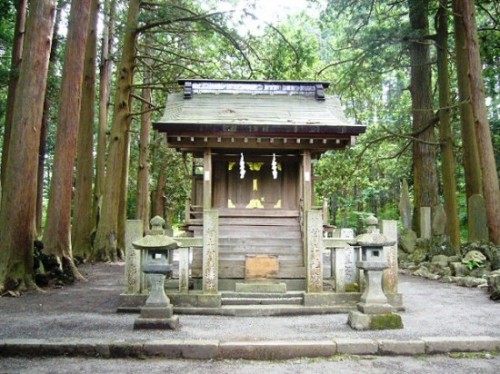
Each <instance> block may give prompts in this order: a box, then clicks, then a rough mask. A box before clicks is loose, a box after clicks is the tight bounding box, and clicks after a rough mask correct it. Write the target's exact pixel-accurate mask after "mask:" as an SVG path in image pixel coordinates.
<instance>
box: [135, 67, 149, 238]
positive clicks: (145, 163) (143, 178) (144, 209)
mask: <svg viewBox="0 0 500 374" xmlns="http://www.w3.org/2000/svg"><path fill="white" fill-rule="evenodd" d="M145 69H146V70H145V72H144V84H145V85H146V87H145V88H143V90H142V97H143V99H144V100H146V101H147V103H146V102H143V103H142V115H141V131H140V137H139V167H138V168H137V170H138V171H137V213H136V218H137V219H141V220H142V221H143V227H144V228H146V227H148V225H149V138H150V131H151V130H150V129H151V111H150V110H151V104H150V103H151V89H150V88H149V87H147V85H148V84H150V83H151V71H150V67H149V66H148V63H147V61H146V66H145Z"/></svg>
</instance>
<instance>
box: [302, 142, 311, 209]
mask: <svg viewBox="0 0 500 374" xmlns="http://www.w3.org/2000/svg"><path fill="white" fill-rule="evenodd" d="M302 171H303V173H304V174H303V176H302V180H303V183H304V185H303V189H302V191H303V194H304V196H303V199H304V212H307V211H309V210H311V207H312V167H311V152H310V151H308V150H306V151H304V156H303V159H302Z"/></svg>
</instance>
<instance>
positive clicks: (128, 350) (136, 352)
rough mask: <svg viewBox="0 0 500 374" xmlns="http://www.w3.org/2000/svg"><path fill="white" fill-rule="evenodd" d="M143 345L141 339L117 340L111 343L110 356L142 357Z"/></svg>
mask: <svg viewBox="0 0 500 374" xmlns="http://www.w3.org/2000/svg"><path fill="white" fill-rule="evenodd" d="M143 345H144V343H143V342H141V341H130V340H115V341H111V342H110V343H109V357H111V358H122V357H142V356H143V352H144V349H143Z"/></svg>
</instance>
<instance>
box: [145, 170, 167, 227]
mask: <svg viewBox="0 0 500 374" xmlns="http://www.w3.org/2000/svg"><path fill="white" fill-rule="evenodd" d="M160 168H161V169H160V171H159V174H158V181H157V182H156V188H155V189H154V190H153V192H152V197H151V216H153V217H156V216H160V217H165V216H166V211H165V186H166V185H167V172H166V165H165V163H160ZM146 227H149V222H148V225H147V226H146Z"/></svg>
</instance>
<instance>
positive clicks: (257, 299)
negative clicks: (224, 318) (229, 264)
mask: <svg viewBox="0 0 500 374" xmlns="http://www.w3.org/2000/svg"><path fill="white" fill-rule="evenodd" d="M221 296H222V306H229V305H231V306H235V305H240V306H243V305H246V306H252V305H270V306H271V305H280V306H283V305H303V303H304V293H303V292H300V291H296V292H286V293H267V292H265V293H264V292H223V293H222V295H221Z"/></svg>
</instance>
